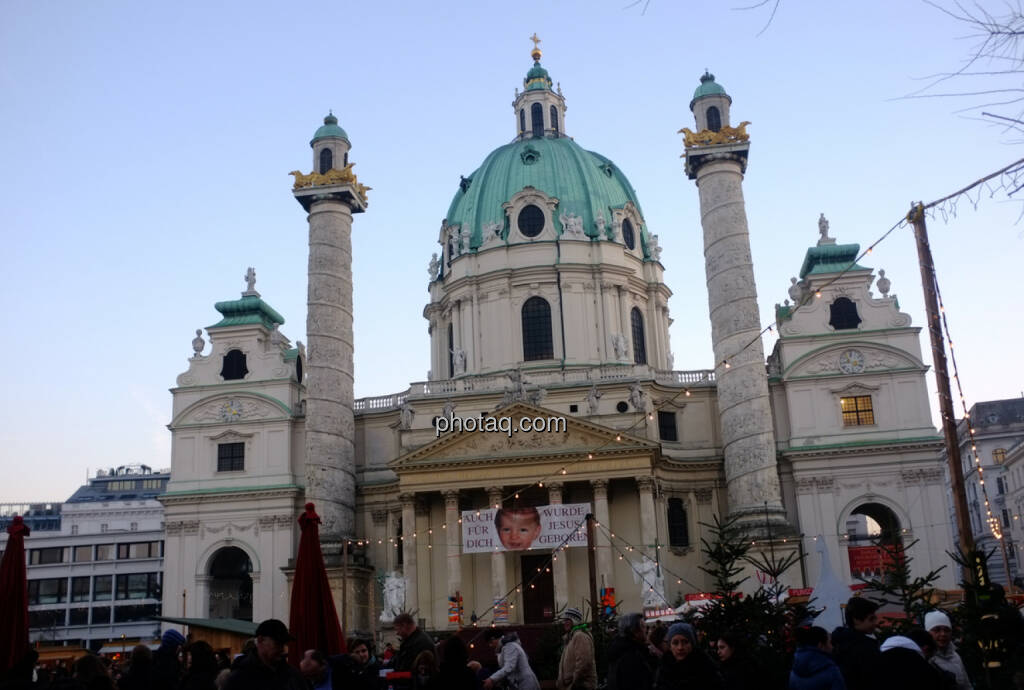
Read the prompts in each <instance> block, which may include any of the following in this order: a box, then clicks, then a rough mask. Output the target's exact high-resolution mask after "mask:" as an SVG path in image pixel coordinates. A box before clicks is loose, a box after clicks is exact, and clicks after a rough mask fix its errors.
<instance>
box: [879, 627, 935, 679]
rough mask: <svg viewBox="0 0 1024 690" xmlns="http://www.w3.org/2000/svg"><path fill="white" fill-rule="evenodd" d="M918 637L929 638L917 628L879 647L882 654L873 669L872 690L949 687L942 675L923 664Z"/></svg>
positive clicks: (927, 664) (886, 641) (888, 640)
mask: <svg viewBox="0 0 1024 690" xmlns="http://www.w3.org/2000/svg"><path fill="white" fill-rule="evenodd" d="M921 636H923V637H924V638H926V639H927V638H928V634H927V633H926V632H925V631H924V630H921V629H920V628H918V629H917V630H910V631H908V632H907V634H906V635H893V636H892V637H889V638H887V639H886V640H885V641H884V642H883V643H882V646H881V654H879V656H878V662H877V664H876V665H875V668H874V669H873V670H874V682H873V685H872V687H873V688H874V689H875V690H913V689H914V688H929V690H931V689H933V688H934V689H939V688H947V687H951V686H949V685H947V684H946V678H945V677H944V676H943V674H942V672H941V671H940V670H939V669H937V668H935V667H934V666H932V665H930V664H929V663H928V662H927V661H926V658H927V655H926V654H925V651H924V649H923V648H922V647H921V644H920V643H919V642H917V641H916V639H915V638H918V637H921ZM929 641H930V640H929ZM930 646H931V645H929V647H930ZM950 680H952V678H950Z"/></svg>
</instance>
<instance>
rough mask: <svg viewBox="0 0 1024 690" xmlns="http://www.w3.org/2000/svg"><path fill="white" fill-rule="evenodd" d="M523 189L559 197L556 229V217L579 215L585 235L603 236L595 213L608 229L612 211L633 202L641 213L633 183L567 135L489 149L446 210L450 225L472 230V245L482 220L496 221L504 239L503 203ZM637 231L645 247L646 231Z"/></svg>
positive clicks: (479, 235) (479, 240)
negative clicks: (530, 188)
mask: <svg viewBox="0 0 1024 690" xmlns="http://www.w3.org/2000/svg"><path fill="white" fill-rule="evenodd" d="M526 187H533V188H535V189H537V190H539V191H541V192H543V193H545V194H547V195H548V196H551V197H554V198H556V199H558V206H557V208H556V209H555V212H554V214H553V216H554V221H555V227H556V229H557V230H558V231H559V232H562V230H563V229H562V225H561V222H560V221H559V217H560V216H561V215H562V214H573V215H576V216H579V217H580V218H582V220H583V231H584V233H585V234H586V235H588V236H589V237H591V238H593V239H605V240H606V239H607V238H606V237H600V238H599V237H598V226H597V218H598V216H599V215H600V216H602V217H603V218H604V220H605V224H606V226H607V227H611V224H612V210H613V209H618V208H622V207H623V206H625V205H626V204H627V203H628V202H633V205H634V206H636V209H637V212H638V213H641V216H642V211H641V209H640V203H639V201H637V198H636V192H635V191H634V190H633V186H632V185H631V184H630V183H629V180H627V179H626V176H625V175H624V174H623V173H622V171H621V170H619V168H618V167H617V166H616V165H615V164H614V163H612V162H611V161H610V160H608V159H607V158H605V157H604V156H602V155H600V154H598V153H594V152H592V151H587V150H585V149H584V148H583V147H581V146H580V145H579V144H577V143H576V142H575V141H573V140H572V139H570V138H569V137H558V138H557V139H553V138H544V139H541V138H537V139H524V140H522V141H515V142H512V143H511V144H506V145H505V146H501V147H499V148H497V149H495V150H494V151H492V152H491V153H490V155H488V156H487V158H485V159H484V162H483V163H482V164H481V165H480V167H479V168H477V169H476V171H475V172H473V174H472V175H470V176H468V177H466V178H464V179H463V181H462V184H461V185H460V187H459V191H457V192H456V193H455V198H454V199H452V203H451V206H449V208H448V215H447V218H446V219H447V221H448V225H459V226H461V227H462V228H464V229H465V228H469V229H470V233H471V234H470V248H471V249H476V248H477V247H479V246H480V245H481V243H482V239H483V231H482V229H483V226H484V224H485V223H500V224H501V225H502V226H503V227H505V230H504V231H503V236H505V237H507V232H508V228H507V223H506V219H505V215H506V214H505V209H504V208H502V204H504V203H506V202H508V201H509V200H510V199H511V198H512V197H513V196H515V195H516V194H518V193H519V192H521V191H522V190H523V189H524V188H526ZM636 230H637V233H638V234H639V235H640V236H641V238H642V241H643V245H644V246H645V247H646V244H647V232H646V229H645V228H644V227H641V228H637V229H636Z"/></svg>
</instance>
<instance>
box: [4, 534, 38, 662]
mask: <svg viewBox="0 0 1024 690" xmlns="http://www.w3.org/2000/svg"><path fill="white" fill-rule="evenodd" d="M30 531H31V530H29V528H28V525H26V524H25V521H24V520H23V519H22V517H21V516H20V515H15V516H14V519H13V520H12V521H11V524H10V525H8V526H7V534H8V535H9V536H8V538H7V548H6V549H5V550H4V559H3V561H2V562H0V677H3V676H5V675H7V673H8V672H9V671H10V670H11V669H13V668H14V666H15V665H16V664H17V663H18V662H20V661H22V660H23V659H24V658H25V655H26V654H28V651H29V645H28V578H27V577H26V575H25V537H27V536H28V535H29V532H30Z"/></svg>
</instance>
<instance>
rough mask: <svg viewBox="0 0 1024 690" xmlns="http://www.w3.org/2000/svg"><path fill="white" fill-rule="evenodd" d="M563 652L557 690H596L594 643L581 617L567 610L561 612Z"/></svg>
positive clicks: (575, 610)
mask: <svg viewBox="0 0 1024 690" xmlns="http://www.w3.org/2000/svg"><path fill="white" fill-rule="evenodd" d="M562 626H563V628H564V630H565V648H564V649H563V650H562V656H561V658H560V659H559V660H558V677H557V678H556V679H555V687H556V688H558V690H594V688H596V687H597V660H596V657H595V655H594V639H593V638H592V637H591V636H590V633H589V632H587V626H586V625H584V623H583V614H582V613H581V612H580V610H579V609H577V608H574V607H572V606H570V607H569V608H567V609H565V611H563V612H562Z"/></svg>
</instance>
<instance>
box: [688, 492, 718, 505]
mask: <svg viewBox="0 0 1024 690" xmlns="http://www.w3.org/2000/svg"><path fill="white" fill-rule="evenodd" d="M712 493H713V492H712V490H711V489H707V488H705V489H694V490H693V497H694V498H695V499H696V500H697V503H699V504H701V505H707V504H708V503H711V495H712Z"/></svg>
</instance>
